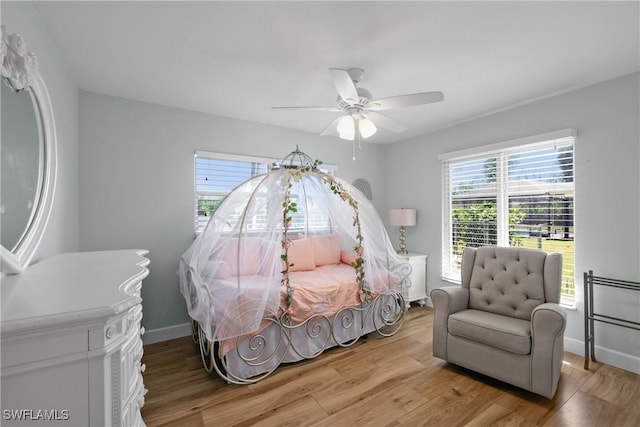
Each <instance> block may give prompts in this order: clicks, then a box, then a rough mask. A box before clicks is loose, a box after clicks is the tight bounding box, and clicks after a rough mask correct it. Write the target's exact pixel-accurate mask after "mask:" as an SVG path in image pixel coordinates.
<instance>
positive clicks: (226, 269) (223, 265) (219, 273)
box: [213, 261, 231, 280]
mask: <svg viewBox="0 0 640 427" xmlns="http://www.w3.org/2000/svg"><path fill="white" fill-rule="evenodd" d="M213 277H215V278H216V279H221V280H225V279H228V278H229V277H231V266H230V265H229V263H228V262H225V261H220V265H218V269H217V270H216V274H215V275H214V276H213Z"/></svg>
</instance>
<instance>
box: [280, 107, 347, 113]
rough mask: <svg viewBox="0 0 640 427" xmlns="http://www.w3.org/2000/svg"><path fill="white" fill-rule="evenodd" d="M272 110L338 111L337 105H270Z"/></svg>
mask: <svg viewBox="0 0 640 427" xmlns="http://www.w3.org/2000/svg"><path fill="white" fill-rule="evenodd" d="M271 109H272V110H310V111H331V112H340V111H342V109H340V108H338V107H271Z"/></svg>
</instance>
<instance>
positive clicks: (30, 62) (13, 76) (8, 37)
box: [0, 25, 38, 91]
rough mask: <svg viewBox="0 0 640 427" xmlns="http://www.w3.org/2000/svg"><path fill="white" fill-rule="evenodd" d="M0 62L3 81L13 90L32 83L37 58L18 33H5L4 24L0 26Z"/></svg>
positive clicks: (36, 68)
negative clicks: (29, 50) (28, 50)
mask: <svg viewBox="0 0 640 427" xmlns="http://www.w3.org/2000/svg"><path fill="white" fill-rule="evenodd" d="M0 38H1V39H2V46H1V47H0V64H1V66H2V77H4V79H3V81H4V82H5V83H6V84H7V85H9V87H11V88H12V89H13V90H15V91H18V90H22V89H25V88H27V87H29V86H31V85H32V84H33V76H34V75H35V74H36V73H37V72H38V59H37V58H36V56H35V55H34V54H33V52H27V46H26V44H25V42H24V39H23V38H22V36H21V35H20V34H17V33H12V34H7V32H6V31H5V27H4V25H2V27H0Z"/></svg>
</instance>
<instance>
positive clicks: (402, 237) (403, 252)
mask: <svg viewBox="0 0 640 427" xmlns="http://www.w3.org/2000/svg"><path fill="white" fill-rule="evenodd" d="M406 232H407V229H406V228H405V227H404V225H401V226H400V248H399V249H398V253H399V254H400V255H407V254H408V253H409V252H408V251H407V247H406V246H405V244H404V242H405V241H406V240H407V237H406V236H405V233H406Z"/></svg>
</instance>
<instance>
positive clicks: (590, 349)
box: [584, 270, 640, 369]
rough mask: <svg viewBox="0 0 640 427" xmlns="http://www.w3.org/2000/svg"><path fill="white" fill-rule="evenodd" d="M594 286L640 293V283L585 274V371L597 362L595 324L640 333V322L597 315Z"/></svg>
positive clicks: (591, 273)
mask: <svg viewBox="0 0 640 427" xmlns="http://www.w3.org/2000/svg"><path fill="white" fill-rule="evenodd" d="M594 286H608V287H612V288H619V289H626V290H630V291H636V292H640V282H631V281H628V280H618V279H612V278H608V277H600V276H594V275H593V271H592V270H589V272H588V273H584V369H589V359H591V360H593V361H594V362H595V361H596V357H595V334H594V324H595V322H603V323H608V324H610V325H614V326H622V327H623V328H628V329H634V330H636V331H640V323H638V322H635V321H632V320H627V319H622V318H620V317H614V316H607V315H604V314H599V313H595V312H594V308H593V287H594Z"/></svg>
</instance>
